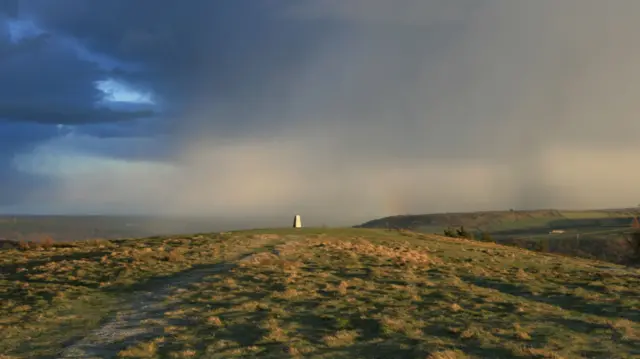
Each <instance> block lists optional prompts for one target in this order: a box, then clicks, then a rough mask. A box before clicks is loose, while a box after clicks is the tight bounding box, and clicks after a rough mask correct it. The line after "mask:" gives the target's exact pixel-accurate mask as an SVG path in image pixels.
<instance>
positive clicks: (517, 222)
mask: <svg viewBox="0 0 640 359" xmlns="http://www.w3.org/2000/svg"><path fill="white" fill-rule="evenodd" d="M639 214H640V210H639V209H635V208H627V209H604V210H584V211H563V210H554V209H546V210H531V211H515V210H514V211H486V212H466V213H465V212H462V213H434V214H416V215H399V216H391V217H385V218H380V219H375V220H372V221H369V222H366V223H363V224H361V225H359V226H356V227H357V228H402V229H410V230H414V231H418V232H426V233H431V232H437V233H440V232H441V231H442V230H443V229H444V228H447V227H460V226H464V227H465V228H467V229H469V230H476V231H486V232H492V233H496V234H500V233H504V234H507V233H512V234H517V233H520V232H530V231H534V232H540V231H542V233H547V232H548V230H551V229H572V228H576V227H628V226H629V225H630V221H631V219H632V218H633V217H634V216H638V215H639Z"/></svg>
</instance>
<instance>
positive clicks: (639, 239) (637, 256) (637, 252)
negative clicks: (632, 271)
mask: <svg viewBox="0 0 640 359" xmlns="http://www.w3.org/2000/svg"><path fill="white" fill-rule="evenodd" d="M626 240H627V244H628V247H629V259H630V260H631V262H632V263H634V264H640V230H635V231H633V232H631V233H630V234H628V235H627V236H626Z"/></svg>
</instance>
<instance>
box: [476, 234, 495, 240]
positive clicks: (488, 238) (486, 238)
mask: <svg viewBox="0 0 640 359" xmlns="http://www.w3.org/2000/svg"><path fill="white" fill-rule="evenodd" d="M480 240H481V241H483V242H495V241H494V240H493V237H491V234H490V233H489V232H482V234H481V235H480Z"/></svg>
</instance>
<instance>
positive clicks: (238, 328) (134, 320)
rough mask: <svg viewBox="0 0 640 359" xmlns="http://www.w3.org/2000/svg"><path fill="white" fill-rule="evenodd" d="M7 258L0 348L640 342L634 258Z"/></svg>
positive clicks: (394, 350)
mask: <svg viewBox="0 0 640 359" xmlns="http://www.w3.org/2000/svg"><path fill="white" fill-rule="evenodd" d="M0 266H1V271H0V300H2V303H0V332H1V333H2V334H3V335H2V336H1V337H0V353H4V354H5V356H4V357H3V358H47V357H52V356H60V357H62V358H80V357H83V358H87V357H98V358H106V357H120V358H141V357H146V358H197V357H206V358H236V357H237V358H240V357H243V358H246V357H261V358H288V357H291V358H294V357H305V358H433V359H437V358H442V359H444V358H453V359H455V358H580V357H588V358H611V357H615V358H637V357H639V356H640V271H638V270H630V269H625V268H623V267H620V266H616V265H611V264H604V263H602V262H596V261H589V260H582V259H574V258H567V257H560V256H555V255H550V254H541V253H535V252H530V251H526V250H522V249H519V248H512V247H505V246H500V245H496V244H490V243H480V242H473V241H468V240H462V239H453V238H444V237H440V236H435V235H425V234H418V233H412V232H395V231H394V232H389V231H382V230H371V229H302V230H293V229H286V230H263V231H243V232H230V233H220V234H201V235H193V236H188V237H155V238H147V239H139V240H120V241H117V240H111V241H91V242H78V243H73V244H66V245H62V244H55V245H54V246H52V247H50V248H32V249H28V250H17V249H16V250H5V251H0ZM0 357H2V355H0Z"/></svg>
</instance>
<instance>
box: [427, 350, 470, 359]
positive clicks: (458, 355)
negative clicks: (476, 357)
mask: <svg viewBox="0 0 640 359" xmlns="http://www.w3.org/2000/svg"><path fill="white" fill-rule="evenodd" d="M468 358H469V356H468V355H467V354H465V353H464V352H462V351H460V350H442V351H437V352H433V353H431V354H429V355H428V356H427V358H426V359H468Z"/></svg>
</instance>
